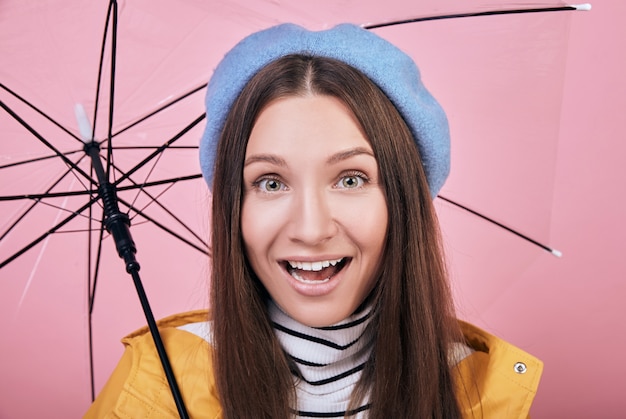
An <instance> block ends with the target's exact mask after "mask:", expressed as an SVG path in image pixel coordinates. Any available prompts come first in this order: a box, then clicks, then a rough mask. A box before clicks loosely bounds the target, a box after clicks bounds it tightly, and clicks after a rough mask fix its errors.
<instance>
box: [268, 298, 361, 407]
mask: <svg viewBox="0 0 626 419" xmlns="http://www.w3.org/2000/svg"><path fill="white" fill-rule="evenodd" d="M268 308H269V313H270V317H271V319H272V321H273V322H274V330H275V331H276V336H277V338H278V340H279V341H280V343H281V345H282V347H283V349H284V350H285V352H286V353H287V354H288V355H289V356H291V358H292V359H293V360H294V361H295V363H296V365H297V366H298V369H299V372H300V377H294V380H295V382H296V394H297V400H298V406H297V411H298V414H297V417H298V418H343V417H344V416H345V414H346V409H347V408H348V404H349V402H350V396H351V394H352V390H354V387H355V384H356V383H357V381H358V380H359V378H360V377H361V372H362V370H363V366H364V364H365V362H366V361H367V359H368V358H369V356H370V353H371V347H372V339H371V337H370V336H368V335H369V334H368V333H367V330H366V328H367V325H368V323H369V320H370V310H364V311H362V312H360V313H358V314H355V315H353V316H351V317H349V318H347V319H346V320H344V321H342V322H340V323H338V324H336V325H333V326H329V327H323V328H313V327H308V326H304V325H302V324H300V323H298V322H297V321H295V320H294V319H292V318H291V317H289V316H288V315H287V314H285V313H284V312H283V311H282V310H281V309H280V308H278V306H276V304H274V303H270V306H269V307H268ZM368 408H369V405H368V404H367V400H365V401H364V402H363V403H362V405H361V406H360V407H359V408H358V409H356V411H355V412H354V415H353V416H352V418H359V419H361V418H365V417H367V410H368Z"/></svg>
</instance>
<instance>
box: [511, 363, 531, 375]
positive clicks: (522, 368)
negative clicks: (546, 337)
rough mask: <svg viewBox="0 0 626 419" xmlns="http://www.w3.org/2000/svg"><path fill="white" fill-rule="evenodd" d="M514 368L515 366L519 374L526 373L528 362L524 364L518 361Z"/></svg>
mask: <svg viewBox="0 0 626 419" xmlns="http://www.w3.org/2000/svg"><path fill="white" fill-rule="evenodd" d="M513 368H515V372H516V373H518V374H524V373H526V370H527V369H528V368H527V367H526V364H524V363H523V362H516V363H515V366H513Z"/></svg>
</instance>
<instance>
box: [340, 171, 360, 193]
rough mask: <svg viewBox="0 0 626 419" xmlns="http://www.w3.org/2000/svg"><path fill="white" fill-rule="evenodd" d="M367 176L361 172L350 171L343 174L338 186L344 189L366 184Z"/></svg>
mask: <svg viewBox="0 0 626 419" xmlns="http://www.w3.org/2000/svg"><path fill="white" fill-rule="evenodd" d="M366 181H367V177H366V176H365V175H364V174H363V173H361V172H355V173H349V174H346V175H344V176H342V177H341V178H340V179H339V182H338V183H337V187H339V188H343V189H356V188H361V187H363V186H364V185H365V182H366Z"/></svg>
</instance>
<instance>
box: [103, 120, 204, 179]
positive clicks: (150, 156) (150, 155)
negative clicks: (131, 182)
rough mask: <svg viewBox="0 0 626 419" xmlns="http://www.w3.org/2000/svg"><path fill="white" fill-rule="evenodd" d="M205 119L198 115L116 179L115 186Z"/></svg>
mask: <svg viewBox="0 0 626 419" xmlns="http://www.w3.org/2000/svg"><path fill="white" fill-rule="evenodd" d="M205 117H206V114H202V115H200V116H199V117H198V118H196V119H195V120H193V121H192V122H191V123H190V124H189V125H187V126H186V127H185V128H183V130H182V131H180V132H179V133H178V134H176V135H175V136H174V137H172V138H171V139H170V140H168V141H167V142H166V143H165V144H163V145H161V146H159V147H158V148H157V149H156V150H155V151H153V152H152V153H150V154H149V155H148V156H147V157H146V158H145V159H143V160H142V161H141V162H139V163H138V164H137V165H135V167H133V168H132V169H130V170H129V171H128V172H126V173H125V174H124V175H122V177H121V178H119V179H117V180H116V181H115V186H117V185H119V184H120V182H122V181H124V180H125V179H127V178H129V177H130V176H131V175H132V174H133V173H135V172H136V171H137V170H139V169H141V168H142V167H143V166H145V165H146V164H148V163H149V162H150V161H151V160H152V159H153V158H154V157H155V156H157V155H159V154H160V153H162V152H163V150H165V149H167V148H169V146H170V145H171V144H173V143H174V142H176V141H178V140H179V139H180V138H181V137H182V136H183V135H185V134H186V133H187V132H189V131H190V130H191V129H192V128H194V127H195V126H196V125H198V124H199V123H200V122H202V120H203V119H204V118H205Z"/></svg>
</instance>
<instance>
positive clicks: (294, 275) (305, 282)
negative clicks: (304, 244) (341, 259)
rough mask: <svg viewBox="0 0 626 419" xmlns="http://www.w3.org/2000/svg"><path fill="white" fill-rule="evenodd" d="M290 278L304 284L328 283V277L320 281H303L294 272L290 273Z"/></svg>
mask: <svg viewBox="0 0 626 419" xmlns="http://www.w3.org/2000/svg"><path fill="white" fill-rule="evenodd" d="M290 274H291V276H292V277H294V278H295V279H296V280H297V281H299V282H302V283H304V284H323V283H325V282H328V281H330V277H328V278H326V279H322V280H320V281H311V280H308V279H304V278H302V277H301V276H300V275H298V272H296V271H295V270H293V271H291V272H290Z"/></svg>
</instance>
